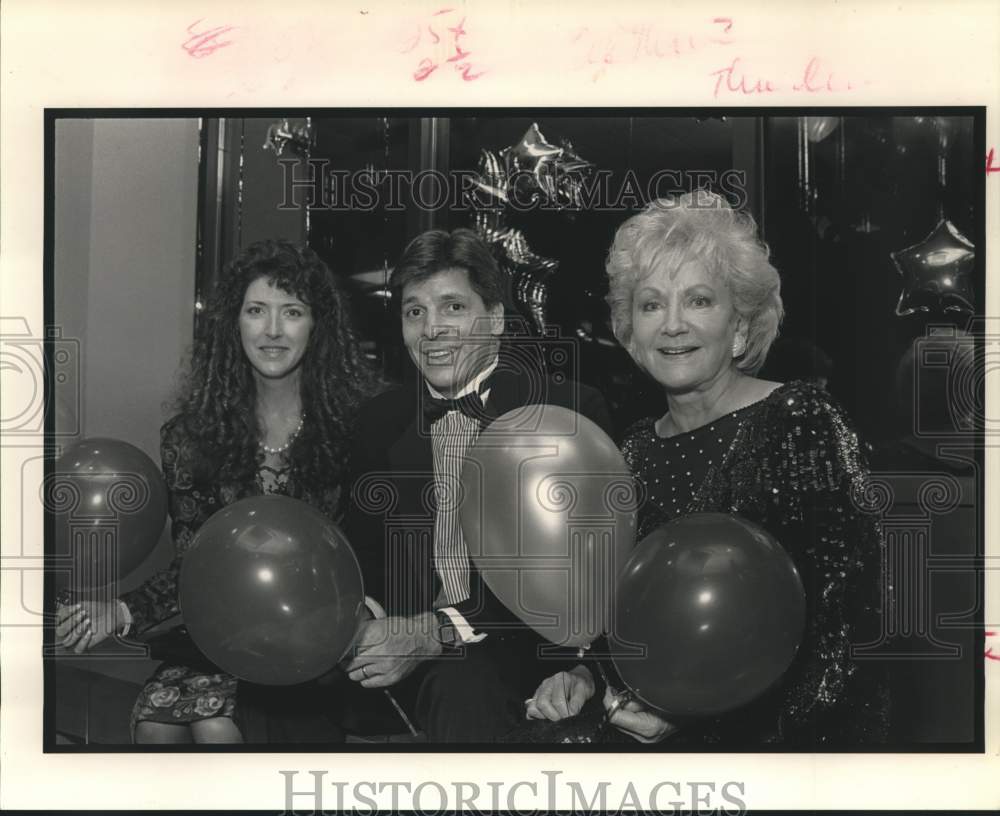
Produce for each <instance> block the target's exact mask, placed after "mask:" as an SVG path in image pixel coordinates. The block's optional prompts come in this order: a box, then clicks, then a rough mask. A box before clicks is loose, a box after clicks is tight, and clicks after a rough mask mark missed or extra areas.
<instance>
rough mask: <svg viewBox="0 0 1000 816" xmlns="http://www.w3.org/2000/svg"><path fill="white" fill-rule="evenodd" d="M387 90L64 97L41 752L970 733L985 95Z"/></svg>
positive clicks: (815, 740)
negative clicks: (436, 99) (441, 93)
mask: <svg viewBox="0 0 1000 816" xmlns="http://www.w3.org/2000/svg"><path fill="white" fill-rule="evenodd" d="M383 113H385V114H386V115H379V116H372V115H361V113H360V112H357V111H353V112H347V113H344V112H336V111H309V112H298V111H297V112H282V111H275V112H273V114H272V113H267V114H266V115H256V114H255V112H248V114H247V115H245V116H209V115H199V116H187V115H178V116H173V115H171V116H167V115H163V116H158V117H148V116H142V115H134V116H122V115H120V114H118V113H116V112H113V111H112V112H104V111H102V112H99V113H98V112H90V113H89V114H80V113H74V112H70V111H55V112H52V113H51V114H50V118H49V127H50V131H49V136H50V139H49V141H48V144H49V146H50V148H51V153H50V156H49V164H48V170H49V172H50V174H51V175H50V179H49V183H50V192H51V196H50V198H49V203H50V205H51V207H52V213H51V221H50V222H49V223H50V225H51V230H52V232H51V239H52V254H51V258H52V263H53V266H52V270H51V272H52V274H51V277H50V279H49V284H50V286H51V288H50V290H49V292H48V295H49V305H50V306H51V308H52V310H53V312H52V321H51V324H52V325H53V326H55V327H57V328H58V330H59V336H58V338H56V339H54V340H53V343H52V345H53V346H58V350H57V351H56V352H55V353H56V354H65V355H66V357H67V362H66V363H65V364H64V366H63V367H64V368H66V369H67V370H70V369H72V370H73V372H74V376H72V377H67V378H66V387H64V388H61V389H60V388H59V386H58V385H57V386H56V388H55V390H54V394H55V400H54V402H53V405H54V408H55V411H54V414H53V415H52V420H53V428H52V431H53V434H54V439H55V442H56V444H57V446H58V451H59V452H58V456H57V457H56V458H55V459H54V461H51V462H49V463H47V466H48V471H47V474H46V478H45V500H46V503H47V505H46V506H47V510H48V511H49V514H50V517H49V524H50V527H49V532H50V533H51V541H50V544H51V546H50V551H49V555H50V561H49V564H50V567H51V571H50V576H49V577H50V579H51V590H52V598H53V602H54V604H55V623H56V625H55V627H54V631H53V633H52V641H51V652H50V655H49V657H48V659H47V662H46V718H45V727H46V729H47V731H46V734H45V736H46V740H47V745H48V747H49V750H53V751H81V750H83V751H90V750H92V751H108V750H123V749H124V750H142V749H143V748H145V747H146V746H158V747H160V748H161V749H162V747H163V746H165V745H170V746H183V747H182V748H180V750H184V749H185V748H184V747H186V748H187V749H191V747H192V746H194V747H195V749H196V748H197V746H206V745H210V746H219V745H227V746H258V747H261V746H263V747H265V748H266V750H275V749H277V750H282V749H284V750H296V751H300V750H349V751H365V750H372V749H373V748H374V750H385V749H386V747H387V746H389V747H391V749H392V750H435V749H438V750H440V749H441V747H442V746H447V747H450V748H453V747H459V746H460V747H462V748H471V749H474V750H493V749H496V750H511V749H512V747H515V746H516V747H518V748H519V749H521V748H527V749H528V750H545V751H551V750H561V751H573V750H584V751H586V750H616V751H621V750H630V751H637V752H649V751H684V752H690V751H699V752H700V751H751V752H761V751H765V752H772V751H781V752H796V751H801V752H822V751H886V750H890V751H926V750H934V751H956V752H961V751H975V750H980V749H981V747H982V744H983V721H982V715H983V688H982V680H983V676H982V663H981V661H980V660H977V659H976V655H980V654H982V653H983V630H982V621H983V617H982V616H983V609H982V606H981V605H980V604H979V603H978V599H979V598H980V597H981V592H980V590H979V581H980V575H979V572H978V571H977V566H978V565H979V564H980V562H981V558H982V555H983V549H982V546H983V542H982V538H981V530H982V529H983V524H982V518H983V483H982V473H983V471H982V456H981V453H982V438H981V434H982V427H981V425H982V417H983V407H984V404H985V403H984V395H983V391H982V387H983V379H982V377H981V376H977V371H978V370H980V369H977V366H980V365H981V364H982V356H981V355H982V352H983V344H984V342H993V343H995V342H996V340H995V338H994V339H990V338H989V337H988V336H987V331H988V327H987V326H986V324H985V322H984V321H983V320H982V319H981V318H977V315H980V314H981V313H982V300H981V299H982V294H983V292H984V276H983V264H982V263H981V262H977V257H980V256H978V255H977V253H978V252H981V247H982V237H983V203H984V202H983V185H982V176H981V175H979V174H977V173H976V172H975V171H976V160H975V156H977V155H978V152H979V151H978V150H977V145H978V144H981V142H982V139H983V133H982V124H983V113H982V111H981V110H971V109H970V110H949V109H926V110H919V111H894V110H892V109H884V110H857V109H852V110H844V111H826V112H824V115H813V114H812V113H810V112H802V113H797V112H795V111H781V112H780V113H774V112H770V111H767V110H759V111H755V112H754V114H753V115H748V113H747V112H744V111H738V112H734V113H733V114H728V113H724V112H720V111H718V110H714V111H709V110H701V111H693V112H690V113H683V112H674V111H670V110H661V111H654V110H644V111H637V112H634V113H632V114H629V115H625V114H623V113H621V112H615V113H609V112H605V111H595V112H588V111H579V112H575V113H574V114H573V115H564V114H562V113H560V114H559V115H552V114H549V113H547V112H545V111H541V110H531V111H510V112H506V111H484V112H482V113H481V114H479V115H475V116H472V115H467V114H465V113H456V112H449V111H442V112H434V111H428V112H426V113H427V115H421V116H415V115H413V116H411V115H396V114H394V113H393V112H392V111H385V112H383ZM251 114H253V115H251ZM303 114H305V115H303ZM152 157H155V161H151V158H152ZM150 203H154V204H155V206H149V205H150ZM151 247H155V248H156V249H155V252H150V248H151ZM977 355H979V357H978V358H977ZM74 387H75V389H76V390H73V388H74ZM152 418H155V419H156V421H155V422H154V421H152ZM580 746H584V747H583V748H581V747H580Z"/></svg>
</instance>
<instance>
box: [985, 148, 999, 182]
mask: <svg viewBox="0 0 1000 816" xmlns="http://www.w3.org/2000/svg"><path fill="white" fill-rule="evenodd" d="M990 173H1000V165H997V166H996V167H994V166H993V148H992V147H991V148H990V152H989V153H987V154H986V175H989V174H990Z"/></svg>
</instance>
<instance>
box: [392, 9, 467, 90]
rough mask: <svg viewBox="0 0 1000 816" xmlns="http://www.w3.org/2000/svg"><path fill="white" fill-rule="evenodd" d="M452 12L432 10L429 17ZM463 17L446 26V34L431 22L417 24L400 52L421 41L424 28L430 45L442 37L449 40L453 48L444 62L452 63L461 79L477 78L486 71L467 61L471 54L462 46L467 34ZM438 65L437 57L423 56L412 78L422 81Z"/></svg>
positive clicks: (450, 10)
mask: <svg viewBox="0 0 1000 816" xmlns="http://www.w3.org/2000/svg"><path fill="white" fill-rule="evenodd" d="M452 12H454V9H451V8H443V9H439V10H438V11H436V12H434V13H433V14H432V15H431V17H441V16H443V15H446V14H451V13H452ZM465 19H466V18H465V17H462V18H461V19H460V20H459V21H458V22H457V23H456V24H455V25H451V26H446V28H445V29H444V31H446V32H448V34H447V35H442V34H441V33H438V31H437V30H436V29H435V25H436V24H435V23H433V22H432V23H430V24H427V25H426V26H420V25H418V26H417V33H416V36H415V37H414V38H413V40H412V41H411V43H410V45H409V47H408V48H405V49H404V50H403V51H402V52H401V53H409V52H410V51H412V50H413V49H414V48H416V47H417V46H418V45H419V44H420V42H421V38H422V36H423V29H424V28H426V29H427V33H428V34H429V35H430V46H432V47H433V46H437V45H438V44H439V43H441V41H442V39H446V40H448V41H449V43H450V46H451V48H452V49H453V53H452V54H451V56H448V57H446V58H445V59H444V62H445V63H449V64H452V66H453V67H454V69H455V70H456V71H458V72H460V73H461V75H462V80H463V81H465V82H469V81H471V80H474V79H478V78H479V77H481V76H482V75H483V74H485V73H486V71H485V70H481V71H476V70H474V68H473V66H472V63H471V62H469V57H471V56H472V52H471V51H469V50H467V49H466V48H464V47H463V46H462V42H461V41H462V38H463V37H465V36H466V35H467V34H468V32H467V31H466V30H465ZM440 67H441V62H440V61H439V60H438V58H436V57H435V58H432V57H424V58H423V59H421V61H420V63H419V65H418V66H417V70H416V71H414V73H413V79H414V81H416V82H423V81H424V80H426V79H427V78H428V77H430V75H431V74H433V73H434V72H435V71H436V70H437V69H438V68H440Z"/></svg>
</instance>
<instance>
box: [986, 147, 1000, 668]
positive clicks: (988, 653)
mask: <svg viewBox="0 0 1000 816" xmlns="http://www.w3.org/2000/svg"><path fill="white" fill-rule="evenodd" d="M992 152H993V151H992V150H990V153H992ZM996 634H997V633H996V632H987V633H986V637H995V636H996ZM985 656H986V659H987V660H1000V655H995V654H993V647H992V646H990V647H989V648H988V649H987V650H986V655H985Z"/></svg>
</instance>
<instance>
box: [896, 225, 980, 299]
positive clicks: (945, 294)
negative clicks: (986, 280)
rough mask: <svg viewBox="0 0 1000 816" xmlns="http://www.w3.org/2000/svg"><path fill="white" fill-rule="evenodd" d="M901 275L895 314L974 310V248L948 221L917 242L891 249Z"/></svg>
mask: <svg viewBox="0 0 1000 816" xmlns="http://www.w3.org/2000/svg"><path fill="white" fill-rule="evenodd" d="M892 260H893V262H894V263H895V264H896V269H897V270H899V274H900V275H902V276H903V291H902V292H901V293H900V295H899V303H897V304H896V314H897V315H900V316H905V315H910V314H913V313H914V312H937V313H940V312H959V313H961V314H966V315H970V314H972V313H973V312H974V311H975V307H974V306H973V300H974V298H973V294H972V269H973V266H974V265H975V263H976V248H975V246H974V245H973V243H972V242H971V241H970V240H969V239H968V238H966V237H965V236H964V235H962V233H960V232H959V231H958V230H957V229H956V228H955V225H954V224H952V223H951V221H947V220H945V221H941V222H940V223H939V224H938V225H937V226H936V227H935V228H934V231H933V232H931V234H930V235H928V236H927V237H926V238H924V240H923V241H921V242H920V243H919V244H914V245H913V246H909V247H906V249H901V250H899V251H898V252H893V253H892Z"/></svg>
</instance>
